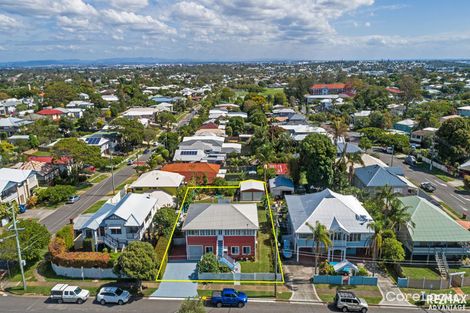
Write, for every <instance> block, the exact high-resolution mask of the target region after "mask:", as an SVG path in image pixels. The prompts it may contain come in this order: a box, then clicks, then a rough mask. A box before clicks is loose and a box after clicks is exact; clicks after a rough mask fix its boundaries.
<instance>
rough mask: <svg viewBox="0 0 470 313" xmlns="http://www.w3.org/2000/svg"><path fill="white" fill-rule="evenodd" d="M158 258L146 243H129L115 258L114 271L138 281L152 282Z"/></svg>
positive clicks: (155, 273)
mask: <svg viewBox="0 0 470 313" xmlns="http://www.w3.org/2000/svg"><path fill="white" fill-rule="evenodd" d="M158 266H159V264H158V258H157V253H156V252H155V249H154V248H153V247H152V245H151V244H150V243H148V242H142V241H133V242H131V243H130V244H129V245H128V246H127V247H126V248H125V249H124V251H123V252H122V253H121V255H120V256H119V258H117V260H116V263H115V264H114V270H115V272H116V273H118V274H122V275H125V276H127V277H129V278H134V279H136V280H138V281H142V280H153V279H155V277H156V275H157V268H158Z"/></svg>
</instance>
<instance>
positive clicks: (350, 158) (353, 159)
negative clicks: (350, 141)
mask: <svg viewBox="0 0 470 313" xmlns="http://www.w3.org/2000/svg"><path fill="white" fill-rule="evenodd" d="M345 149H346V147H345ZM354 164H360V165H361V166H365V164H364V160H362V155H361V154H360V153H348V155H347V161H346V165H347V166H348V167H349V182H350V183H352V180H353V177H354Z"/></svg>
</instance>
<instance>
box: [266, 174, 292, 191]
mask: <svg viewBox="0 0 470 313" xmlns="http://www.w3.org/2000/svg"><path fill="white" fill-rule="evenodd" d="M276 187H286V188H292V189H294V182H293V181H292V179H290V178H288V177H285V176H276V177H274V178H271V179H270V180H269V188H270V189H272V188H276Z"/></svg>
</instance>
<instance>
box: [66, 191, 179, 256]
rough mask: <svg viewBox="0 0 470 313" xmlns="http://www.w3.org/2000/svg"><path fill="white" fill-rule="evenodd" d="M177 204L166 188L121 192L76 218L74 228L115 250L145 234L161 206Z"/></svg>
mask: <svg viewBox="0 0 470 313" xmlns="http://www.w3.org/2000/svg"><path fill="white" fill-rule="evenodd" d="M173 205H174V201H173V197H172V196H170V195H169V194H167V193H166V192H163V191H154V192H152V193H146V194H135V193H128V194H126V195H124V196H123V197H122V198H121V197H120V196H119V195H117V197H115V198H112V199H110V200H109V201H108V202H106V203H105V204H104V205H103V206H102V207H101V208H100V209H99V210H98V211H97V212H96V213H93V214H82V215H80V216H79V217H78V218H76V219H75V221H74V231H75V233H76V234H77V235H78V237H77V239H78V238H80V239H84V238H93V243H94V244H95V246H97V245H98V244H100V243H103V244H105V245H106V246H108V247H110V248H111V249H114V250H117V249H123V248H125V247H126V246H127V245H128V244H129V243H130V242H132V241H135V240H141V239H142V238H143V237H144V234H145V231H146V230H147V229H148V228H149V227H150V225H151V223H152V219H153V217H154V215H155V213H156V212H157V211H158V210H159V209H160V208H162V207H165V206H173Z"/></svg>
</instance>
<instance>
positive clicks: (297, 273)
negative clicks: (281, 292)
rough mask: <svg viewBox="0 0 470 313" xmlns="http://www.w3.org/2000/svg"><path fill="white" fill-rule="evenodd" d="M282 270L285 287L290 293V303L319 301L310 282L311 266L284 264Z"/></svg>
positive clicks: (312, 271) (312, 270) (312, 272)
mask: <svg viewBox="0 0 470 313" xmlns="http://www.w3.org/2000/svg"><path fill="white" fill-rule="evenodd" d="M283 269H284V275H285V279H286V285H287V287H288V288H289V289H290V290H291V291H292V297H291V298H290V300H291V301H310V302H318V301H320V299H319V298H318V295H317V292H316V290H315V286H314V285H313V284H312V282H311V278H312V276H313V274H314V269H313V267H312V266H304V265H300V264H295V263H292V264H290V263H289V264H284V266H283Z"/></svg>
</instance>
